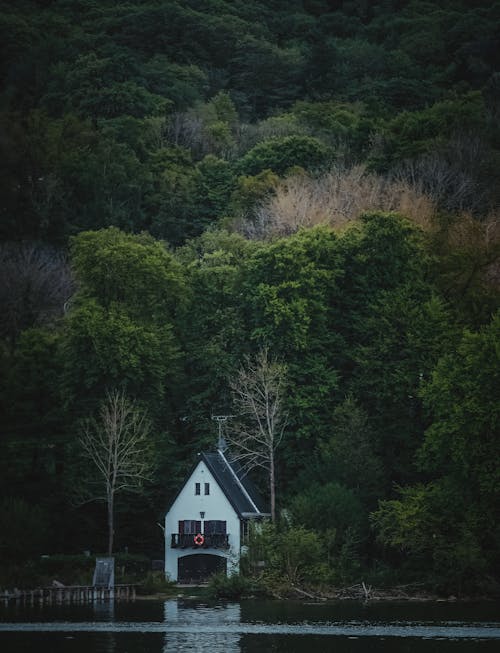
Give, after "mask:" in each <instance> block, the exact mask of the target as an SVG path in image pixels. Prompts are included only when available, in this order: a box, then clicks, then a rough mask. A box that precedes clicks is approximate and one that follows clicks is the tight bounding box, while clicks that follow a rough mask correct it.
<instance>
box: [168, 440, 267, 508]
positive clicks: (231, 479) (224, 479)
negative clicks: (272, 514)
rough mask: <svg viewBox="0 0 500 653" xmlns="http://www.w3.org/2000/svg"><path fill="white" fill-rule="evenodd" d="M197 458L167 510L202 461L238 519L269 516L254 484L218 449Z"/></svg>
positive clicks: (201, 454)
mask: <svg viewBox="0 0 500 653" xmlns="http://www.w3.org/2000/svg"><path fill="white" fill-rule="evenodd" d="M198 456H199V458H198V460H197V461H196V464H195V465H194V467H193V469H191V472H190V473H189V476H188V477H187V479H186V481H185V482H184V484H183V485H182V486H181V487H180V489H179V492H178V493H177V494H176V496H175V497H174V499H173V500H172V502H171V503H170V506H169V508H168V510H170V508H171V507H172V506H173V504H174V503H175V500H176V499H177V497H178V496H179V494H180V492H181V490H182V488H183V487H184V485H185V484H186V482H187V480H188V479H189V478H190V477H191V475H192V473H193V472H194V470H195V469H196V467H197V466H198V464H199V463H200V461H203V462H204V463H205V465H206V466H207V467H208V469H209V471H210V472H211V474H212V476H213V477H214V479H215V480H216V481H217V483H218V485H219V487H220V488H221V490H222V491H223V493H224V495H225V496H226V498H227V500H228V501H229V503H230V504H231V505H232V507H233V508H234V510H235V511H236V513H237V514H238V516H239V517H240V519H241V518H245V517H266V516H269V513H268V512H267V510H266V507H265V503H264V501H263V500H262V497H261V496H260V494H259V492H258V491H257V489H256V487H255V486H254V484H253V483H252V482H251V481H250V479H248V478H247V477H246V476H244V475H243V474H242V471H241V469H240V468H239V466H238V465H236V464H235V463H234V462H233V463H230V462H229V460H228V459H227V458H226V456H225V455H224V453H223V452H222V451H221V450H220V449H219V450H217V451H216V452H210V453H205V452H203V453H200V454H198ZM167 512H168V511H167Z"/></svg>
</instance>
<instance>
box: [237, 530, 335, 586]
mask: <svg viewBox="0 0 500 653" xmlns="http://www.w3.org/2000/svg"><path fill="white" fill-rule="evenodd" d="M323 553H324V545H323V542H322V540H321V538H320V537H319V535H318V534H316V533H314V532H313V531H309V530H307V529H305V528H303V527H301V526H299V527H296V528H291V527H287V526H285V525H283V524H281V525H276V524H272V523H270V522H264V523H261V524H257V525H256V526H255V527H254V528H253V529H252V533H251V536H250V541H249V545H248V558H247V560H246V563H245V564H247V565H248V567H249V569H250V570H253V571H254V573H255V571H256V570H257V569H258V568H260V565H258V564H257V563H259V562H261V561H262V562H264V565H265V566H264V578H263V580H264V585H266V584H269V583H271V584H276V583H285V585H287V586H288V587H291V586H293V585H297V584H300V583H303V582H306V583H307V582H318V581H321V580H322V579H324V578H325V575H326V573H327V571H328V567H327V565H326V564H325V563H324V557H323Z"/></svg>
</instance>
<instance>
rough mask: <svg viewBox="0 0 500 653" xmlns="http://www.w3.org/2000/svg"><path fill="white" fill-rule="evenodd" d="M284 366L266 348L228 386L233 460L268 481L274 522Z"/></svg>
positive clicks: (282, 423) (282, 425)
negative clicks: (232, 411) (258, 471)
mask: <svg viewBox="0 0 500 653" xmlns="http://www.w3.org/2000/svg"><path fill="white" fill-rule="evenodd" d="M285 381H286V366H285V365H284V364H283V363H279V362H277V361H275V360H272V359H271V358H270V356H269V352H268V350H267V349H266V348H264V349H261V350H260V351H259V353H258V354H257V356H256V357H255V358H254V359H251V358H248V357H247V358H246V360H245V364H244V365H243V366H242V367H241V368H240V369H239V371H238V373H237V374H236V376H235V378H234V379H232V380H231V381H230V383H229V385H230V388H231V391H232V394H233V400H234V404H235V409H236V413H237V415H238V417H237V419H236V420H234V421H233V422H232V424H231V427H230V428H229V429H228V433H227V438H226V439H227V444H228V445H229V447H230V449H231V451H232V456H233V460H235V461H237V462H239V463H240V465H241V466H242V468H243V469H244V470H245V471H246V472H248V471H250V470H251V469H253V468H254V467H260V468H261V469H263V470H264V471H265V472H266V474H267V477H268V480H269V492H270V498H271V518H272V520H273V521H274V520H275V518H276V473H275V452H276V449H277V447H278V446H279V444H280V442H281V440H282V438H283V433H284V430H285V427H286V424H287V417H286V414H285V412H284V410H283V398H284V391H285Z"/></svg>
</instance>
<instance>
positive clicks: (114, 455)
mask: <svg viewBox="0 0 500 653" xmlns="http://www.w3.org/2000/svg"><path fill="white" fill-rule="evenodd" d="M150 433H151V425H150V422H149V420H148V419H147V417H146V415H145V414H144V413H143V412H141V411H140V410H139V409H138V407H137V406H136V404H135V402H133V401H130V400H129V399H127V398H126V396H125V394H124V393H123V392H122V391H120V390H112V391H109V392H108V393H107V395H106V399H105V400H104V401H103V402H102V404H101V407H100V411H99V417H98V419H88V420H87V421H86V422H84V424H83V427H82V433H81V436H80V445H81V449H82V453H83V456H84V457H85V458H86V459H87V460H88V462H89V463H90V465H91V468H92V470H93V471H94V472H96V475H97V478H96V477H95V476H94V477H92V475H91V474H89V477H88V478H87V487H86V490H87V494H88V496H89V498H90V499H95V500H98V499H99V500H102V498H103V496H104V497H105V500H106V502H107V504H108V528H109V537H108V551H109V553H111V551H112V547H113V521H114V517H113V508H114V496H115V495H116V494H117V493H119V492H122V491H125V490H126V491H136V490H138V489H139V488H141V487H142V485H143V484H144V482H145V481H148V480H150V479H151V475H152V470H153V464H152V456H151V453H152V450H151V443H150V437H149V436H150Z"/></svg>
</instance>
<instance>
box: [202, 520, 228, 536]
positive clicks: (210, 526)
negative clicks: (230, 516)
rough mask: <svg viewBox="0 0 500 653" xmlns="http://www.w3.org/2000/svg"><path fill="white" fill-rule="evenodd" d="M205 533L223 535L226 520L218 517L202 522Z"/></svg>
mask: <svg viewBox="0 0 500 653" xmlns="http://www.w3.org/2000/svg"><path fill="white" fill-rule="evenodd" d="M204 531H205V535H225V534H226V522H225V521H221V520H219V519H210V520H207V521H206V522H205V524H204Z"/></svg>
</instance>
